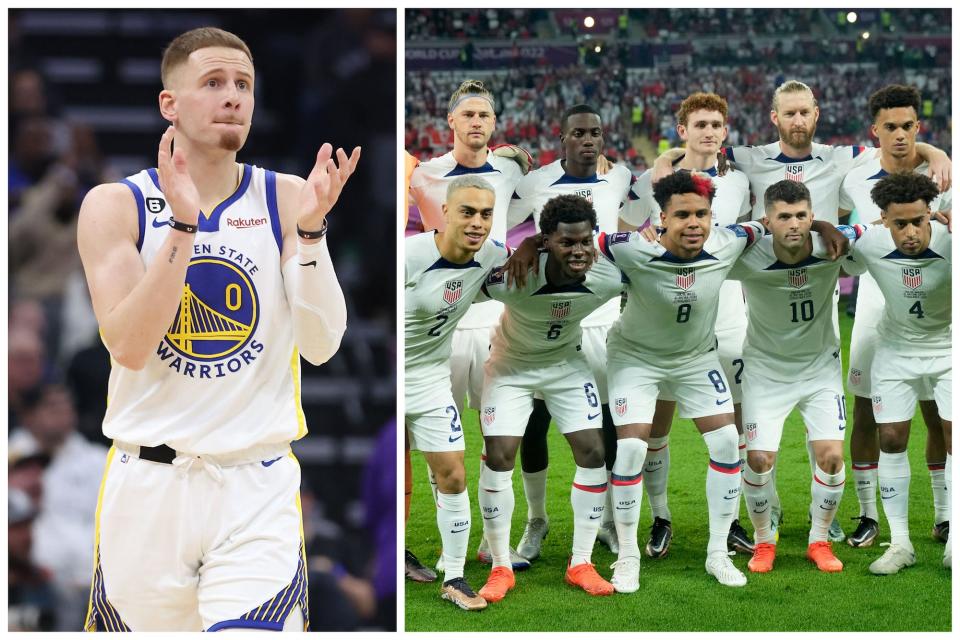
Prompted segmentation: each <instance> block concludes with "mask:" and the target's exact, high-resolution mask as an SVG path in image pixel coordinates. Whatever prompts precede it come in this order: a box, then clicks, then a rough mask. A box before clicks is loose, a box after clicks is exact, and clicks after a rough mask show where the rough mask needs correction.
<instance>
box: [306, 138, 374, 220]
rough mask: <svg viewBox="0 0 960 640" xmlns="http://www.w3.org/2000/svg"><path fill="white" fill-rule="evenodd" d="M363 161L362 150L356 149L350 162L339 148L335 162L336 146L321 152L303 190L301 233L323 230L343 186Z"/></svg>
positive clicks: (326, 145) (324, 144)
mask: <svg viewBox="0 0 960 640" xmlns="http://www.w3.org/2000/svg"><path fill="white" fill-rule="evenodd" d="M359 160H360V147H354V148H353V152H352V153H351V154H350V157H349V158H348V157H347V154H346V152H345V151H344V150H343V149H342V148H338V149H337V159H336V161H334V159H333V145H331V144H330V143H329V142H325V143H323V145H322V146H321V147H320V151H318V152H317V162H316V164H314V165H313V170H312V171H311V172H310V175H309V176H307V182H306V183H305V184H304V185H303V188H302V189H300V209H299V213H298V215H297V224H298V225H300V228H301V229H306V230H308V231H315V230H319V229H320V227H321V226H323V219H324V218H326V217H327V214H328V213H330V210H331V209H332V208H333V205H335V204H336V203H337V199H338V198H340V192H341V191H343V186H344V185H345V184H346V183H347V180H348V179H349V178H350V176H351V175H353V172H354V170H355V169H356V168H357V162H358V161H359Z"/></svg>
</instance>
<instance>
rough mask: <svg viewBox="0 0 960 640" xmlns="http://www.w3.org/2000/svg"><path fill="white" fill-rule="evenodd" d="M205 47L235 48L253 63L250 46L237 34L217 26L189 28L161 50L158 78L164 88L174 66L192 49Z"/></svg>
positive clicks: (183, 60)
mask: <svg viewBox="0 0 960 640" xmlns="http://www.w3.org/2000/svg"><path fill="white" fill-rule="evenodd" d="M207 47H227V48H228V49H237V50H239V51H242V52H243V53H244V54H246V56H247V58H249V59H250V64H253V54H252V53H250V47H248V46H247V43H246V42H244V41H243V40H241V39H240V37H239V36H237V35H234V34H232V33H230V32H229V31H224V30H223V29H218V28H217V27H199V28H197V29H191V30H190V31H187V32H186V33H181V34H180V35H178V36H177V37H176V38H174V39H173V41H171V42H170V44H168V45H167V48H166V49H165V50H164V52H163V60H162V61H161V62H160V79H161V80H162V81H163V86H164V88H168V80H169V79H170V74H171V73H172V72H173V70H174V69H175V68H177V67H179V66H180V65H181V64H184V63H185V62H186V61H187V58H189V57H190V54H191V53H193V52H194V51H197V50H198V49H206V48H207Z"/></svg>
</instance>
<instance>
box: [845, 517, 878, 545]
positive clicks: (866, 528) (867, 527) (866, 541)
mask: <svg viewBox="0 0 960 640" xmlns="http://www.w3.org/2000/svg"><path fill="white" fill-rule="evenodd" d="M850 519H851V520H859V521H860V524H858V525H857V528H856V530H855V531H854V532H853V533H851V534H850V536H849V537H848V538H847V544H848V545H850V546H851V547H869V546H870V545H872V544H873V541H874V540H876V539H877V534H878V533H880V525H879V524H877V521H876V520H874V519H873V518H868V517H867V516H857V517H854V518H850Z"/></svg>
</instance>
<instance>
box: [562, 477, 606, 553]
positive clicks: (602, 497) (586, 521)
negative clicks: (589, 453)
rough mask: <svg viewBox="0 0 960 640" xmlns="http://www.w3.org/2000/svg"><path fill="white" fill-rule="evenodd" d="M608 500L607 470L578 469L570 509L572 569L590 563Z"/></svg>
mask: <svg viewBox="0 0 960 640" xmlns="http://www.w3.org/2000/svg"><path fill="white" fill-rule="evenodd" d="M606 499H607V468H606V467H597V468H596V469H586V468H584V467H580V466H578V467H577V471H576V473H575V474H574V476H573V486H572V487H571V488H570V506H572V507H573V554H572V556H571V559H570V566H571V567H575V566H576V565H578V564H584V563H587V562H590V554H591V553H593V543H594V542H596V540H597V531H598V530H599V529H600V518H601V517H603V504H604V502H606Z"/></svg>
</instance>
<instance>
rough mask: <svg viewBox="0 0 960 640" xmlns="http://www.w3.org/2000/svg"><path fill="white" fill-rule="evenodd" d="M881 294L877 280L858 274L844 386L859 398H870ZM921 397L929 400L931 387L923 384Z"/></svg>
mask: <svg viewBox="0 0 960 640" xmlns="http://www.w3.org/2000/svg"><path fill="white" fill-rule="evenodd" d="M883 305H884V302H883V293H882V292H881V291H880V287H878V286H877V281H876V280H874V279H873V276H871V275H870V274H869V273H864V274H863V275H862V276H860V285H859V289H858V290H857V311H856V318H855V319H854V321H853V332H852V333H851V335H850V369H849V370H848V371H847V388H848V389H850V393H852V394H853V395H855V396H860V397H861V398H870V397H871V396H872V395H873V394H872V392H871V387H870V378H871V376H870V367H871V366H872V365H873V356H874V352H875V351H876V349H877V341H878V336H877V323H878V322H880V317H881V316H882V315H883ZM920 399H921V400H933V389H932V388H931V387H930V386H928V385H924V386H923V389H922V391H921V393H920Z"/></svg>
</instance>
